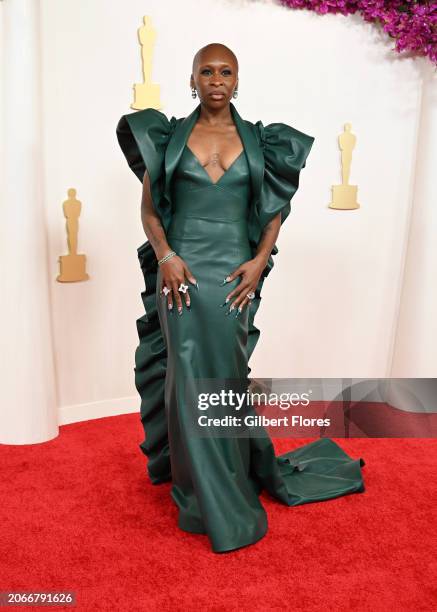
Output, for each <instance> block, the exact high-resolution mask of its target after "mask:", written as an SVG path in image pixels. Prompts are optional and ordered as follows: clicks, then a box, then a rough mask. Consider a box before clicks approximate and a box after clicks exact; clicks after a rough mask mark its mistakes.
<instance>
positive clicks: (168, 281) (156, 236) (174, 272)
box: [141, 171, 196, 314]
mask: <svg viewBox="0 0 437 612" xmlns="http://www.w3.org/2000/svg"><path fill="white" fill-rule="evenodd" d="M141 222H142V224H143V228H144V232H145V233H146V236H147V239H148V240H149V242H150V244H151V245H152V248H153V250H154V251H155V255H156V258H157V259H158V261H159V260H160V259H161V258H162V257H165V255H167V253H170V251H172V250H173V249H172V248H171V246H170V245H169V244H168V242H167V236H166V234H165V230H164V228H163V226H162V223H161V219H160V218H159V216H158V214H157V212H156V210H155V207H154V205H153V200H152V194H151V190H150V179H149V175H148V172H147V171H146V172H145V173H144V178H143V195H142V198H141ZM160 268H161V272H162V282H161V287H160V292H161V293H162V289H163V288H164V287H168V288H169V289H170V293H169V294H168V295H167V307H168V308H169V309H172V308H173V300H176V304H177V308H178V312H179V314H182V300H181V293H180V291H179V287H180V285H181V283H185V277H186V278H187V279H188V280H189V281H190V282H191V283H193V284H196V279H195V278H194V276H193V275H192V274H191V271H190V270H189V268H188V266H187V264H186V263H185V261H184V260H183V259H182V258H181V257H179V256H178V255H173V257H171V258H170V259H169V260H167V261H165V262H164V263H162V264H161V266H160ZM184 295H185V304H186V306H187V307H188V308H189V306H190V295H189V293H188V291H187V292H186V293H185V294H184Z"/></svg>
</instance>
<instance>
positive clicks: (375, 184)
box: [0, 0, 437, 443]
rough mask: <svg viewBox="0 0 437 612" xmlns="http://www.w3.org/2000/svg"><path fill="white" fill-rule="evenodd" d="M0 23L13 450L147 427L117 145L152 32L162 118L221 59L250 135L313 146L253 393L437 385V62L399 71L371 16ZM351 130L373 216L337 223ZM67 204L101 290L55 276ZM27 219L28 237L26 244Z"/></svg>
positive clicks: (155, 9)
mask: <svg viewBox="0 0 437 612" xmlns="http://www.w3.org/2000/svg"><path fill="white" fill-rule="evenodd" d="M0 11H1V14H2V23H3V36H2V56H3V58H4V61H3V64H2V66H3V76H4V77H5V76H6V77H7V78H6V79H5V78H3V79H2V81H3V90H2V102H3V104H2V115H3V118H4V119H5V125H6V126H8V129H7V132H8V134H9V137H8V138H5V139H3V149H4V150H3V153H4V155H5V158H6V157H7V158H8V159H9V165H8V168H9V170H8V171H7V172H6V174H5V180H4V181H3V189H2V193H3V195H4V196H5V197H4V198H3V203H2V209H3V212H4V214H3V219H4V222H3V227H2V231H5V230H6V232H7V234H6V232H5V239H4V240H3V241H2V242H3V246H7V249H6V248H5V249H4V250H2V283H3V289H4V291H5V294H7V295H8V296H9V297H10V299H8V300H7V301H6V303H5V302H3V304H2V322H3V324H4V329H3V335H4V340H5V346H6V347H7V350H5V351H4V354H3V357H5V356H6V357H7V359H6V360H5V363H4V364H3V365H4V367H2V387H1V389H2V394H3V397H2V408H3V410H2V419H1V423H0V435H1V438H0V441H2V442H6V443H26V442H38V441H42V440H44V439H48V438H50V437H53V436H54V435H56V433H57V423H56V420H58V421H59V422H60V423H66V422H72V421H75V420H81V419H86V418H92V417H96V416H105V415H109V414H118V413H122V412H128V411H137V410H139V397H138V395H137V392H136V390H135V387H134V377H133V376H134V373H133V367H134V351H135V347H136V345H137V331H136V326H135V321H136V319H137V318H138V317H139V316H141V315H142V313H143V310H142V303H141V297H140V293H141V291H142V290H143V288H144V287H143V278H142V274H141V270H140V267H139V264H138V261H137V253H136V249H137V247H138V246H139V245H140V244H142V243H143V242H144V241H145V239H146V238H145V236H144V232H143V229H142V226H141V220H140V198H141V184H140V182H139V181H138V179H136V177H135V176H134V175H133V173H132V172H131V171H130V170H129V168H128V167H127V164H126V162H125V160H124V157H123V156H122V153H121V151H120V149H119V147H118V144H117V141H116V136H115V127H116V124H117V121H118V119H119V117H120V116H121V115H122V114H124V113H127V112H132V109H130V108H129V105H130V103H131V102H132V85H133V83H134V82H141V62H140V47H139V45H138V42H137V28H138V27H140V26H141V24H142V17H143V15H145V14H146V15H150V16H151V17H152V19H153V24H154V27H155V28H156V30H157V34H158V36H157V44H156V47H155V53H154V68H153V80H154V82H157V83H159V84H160V86H161V99H162V104H163V108H162V109H161V110H162V111H163V112H165V113H166V114H167V116H168V117H170V116H171V115H175V116H177V117H182V116H186V115H187V114H188V113H189V112H191V110H192V109H193V108H194V105H196V104H197V100H195V101H193V100H192V98H191V92H190V88H189V77H190V71H191V62H192V57H193V55H194V53H195V52H196V51H197V49H198V48H200V47H201V46H203V45H205V44H207V43H209V42H223V43H225V44H227V45H228V46H229V47H231V48H232V49H233V50H234V52H235V53H236V55H237V57H238V59H239V64H240V80H239V97H238V99H237V100H236V101H235V104H236V106H237V108H238V111H239V113H240V114H241V115H242V117H243V118H246V119H250V120H251V121H257V120H258V119H261V120H262V121H263V123H264V125H266V124H267V123H270V122H274V121H282V122H285V123H289V124H291V125H293V126H294V127H296V128H297V129H300V130H302V131H304V132H306V133H308V134H310V135H312V136H315V139H316V140H315V143H314V146H313V149H312V151H311V153H310V156H309V158H308V162H307V167H306V168H305V169H304V170H303V171H302V174H301V184H300V189H299V191H298V193H297V194H296V196H295V197H294V199H293V201H292V212H291V214H290V216H289V217H288V219H287V221H286V223H285V225H284V226H283V228H282V230H281V234H280V237H279V240H278V247H279V254H278V255H277V256H276V258H275V268H274V270H273V271H272V273H271V275H270V276H269V278H268V279H267V280H266V282H265V284H264V290H263V300H262V303H261V306H260V309H259V311H258V314H257V318H256V325H257V327H259V328H260V329H261V337H260V340H259V343H258V345H257V348H256V350H255V353H254V355H253V358H252V361H251V367H252V375H253V376H258V377H385V376H396V377H403V376H417V377H420V376H423V377H427V376H435V375H436V363H437V361H436V356H437V355H436V352H437V351H436V348H435V347H436V344H437V324H436V323H435V314H434V313H435V312H436V311H437V290H436V287H435V283H433V282H432V280H431V278H432V274H433V273H434V269H435V267H436V264H437V243H435V244H433V242H432V236H433V234H434V236H435V235H436V229H437V228H436V225H437V220H436V213H435V212H434V210H433V209H432V207H431V205H432V199H433V193H432V187H431V169H432V167H433V166H434V167H435V162H436V157H437V154H436V148H437V140H436V137H435V136H436V132H437V117H436V112H437V111H436V104H435V98H436V96H437V93H436V91H437V87H436V81H435V75H434V74H433V71H432V68H431V65H430V63H429V62H428V61H427V60H424V59H412V58H402V59H401V58H399V57H398V56H397V55H396V54H395V53H394V52H392V51H391V46H392V43H391V42H389V41H388V40H387V39H386V38H385V37H384V36H382V35H380V34H379V33H378V32H377V31H376V29H375V27H374V26H372V25H371V24H368V23H364V22H363V21H362V20H361V19H360V18H359V17H343V16H340V15H338V16H333V15H331V16H323V17H321V16H317V15H315V14H314V13H312V12H309V11H296V10H294V11H292V10H288V9H285V8H284V7H280V6H277V5H276V4H275V3H272V2H235V1H233V2H231V1H226V0H203V2H201V3H200V2H197V1H195V0H185V1H184V2H176V1H171V2H170V1H166V2H165V1H163V0H160V1H145V0H128V1H125V2H118V1H116V0H112V1H108V0H92V1H88V0H41V1H40V2H38V0H5V1H4V2H2V3H1V5H0ZM20 46H21V49H22V50H23V51H22V54H20V53H19V52H17V48H20ZM25 49H27V51H25ZM12 51H14V54H12ZM35 51H37V52H35ZM12 61H14V70H13V71H12V70H11V69H9V71H8V69H7V67H8V66H11V65H12ZM32 73H33V74H32ZM13 75H15V76H13ZM18 77H19V78H18ZM8 78H9V80H8ZM32 79H33V80H32ZM35 80H36V82H35V83H34V84H33V85H32V83H33V81H35ZM29 83H30V84H31V85H32V87H29ZM347 121H349V122H351V124H352V131H353V132H354V133H355V134H356V135H357V145H356V148H355V151H354V153H353V159H352V168H351V182H352V183H355V184H358V187H359V188H358V196H359V197H358V201H359V202H360V204H361V208H360V209H359V210H356V211H334V210H331V209H328V208H327V205H328V203H329V202H330V198H331V190H330V188H331V185H332V184H335V183H339V182H341V181H340V178H341V177H340V156H339V150H338V145H337V138H338V135H339V133H340V132H341V131H342V130H343V126H344V123H345V122H347ZM29 125H31V126H32V127H31V130H33V132H32V136H30V132H29V129H30V128H29ZM39 135H40V137H39ZM30 138H31V149H29V142H27V140H26V139H30ZM17 163H18V164H19V166H20V167H19V172H18V170H17V168H16V164H17ZM14 164H15V166H14ZM14 167H15V171H14ZM36 172H37V175H35V173H36ZM29 173H30V174H31V180H30V182H29V181H27V182H25V183H24V184H20V185H18V184H17V182H18V181H20V182H21V179H23V177H24V179H26V177H28V176H29ZM35 185H36V186H37V187H35ZM32 186H33V187H35V189H36V191H35V189H34V188H33V187H32ZM69 187H75V188H76V189H77V197H78V198H79V200H81V201H82V204H83V207H82V214H81V217H80V231H79V252H84V253H86V255H87V258H88V273H89V274H90V277H91V279H90V280H89V281H87V282H83V283H71V284H65V283H58V282H56V275H57V273H58V263H57V259H58V256H59V255H60V254H64V253H66V252H67V248H66V236H65V220H64V217H63V213H62V202H63V201H64V200H65V199H66V191H67V189H68V188H69ZM434 200H435V198H434ZM27 210H28V211H31V212H30V213H29V215H30V216H29V217H27V212H26V211H27ZM17 211H19V212H20V214H19V215H18V212H17ZM35 211H40V212H41V214H36V212H35ZM28 218H30V219H34V225H33V226H32V227H33V232H32V231H30V230H29V231H28V230H27V229H26V230H24V227H25V226H26V224H27V223H28ZM17 219H18V221H19V222H17ZM11 220H13V231H11V229H10V227H8V226H7V224H6V223H5V222H6V221H11ZM20 223H21V225H22V227H21V228H20ZM5 226H6V227H5ZM2 237H3V234H2ZM44 237H45V238H44ZM434 242H435V241H434ZM11 262H13V265H12V264H11ZM34 269H36V272H35V271H34ZM17 279H21V282H20V283H17ZM41 279H43V281H42V280H41ZM44 279H45V280H44ZM45 283H46V284H45ZM23 356H25V357H26V358H25V359H23ZM41 379H43V380H44V384H43V385H41V384H40V383H41ZM36 400H37V401H36Z"/></svg>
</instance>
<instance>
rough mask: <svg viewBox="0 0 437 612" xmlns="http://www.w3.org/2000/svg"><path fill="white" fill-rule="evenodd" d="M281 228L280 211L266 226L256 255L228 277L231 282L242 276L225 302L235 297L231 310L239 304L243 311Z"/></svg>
mask: <svg viewBox="0 0 437 612" xmlns="http://www.w3.org/2000/svg"><path fill="white" fill-rule="evenodd" d="M280 229H281V213H280V212H279V213H278V214H277V215H276V216H275V217H273V219H271V221H269V223H267V225H266V226H265V228H264V231H263V233H262V236H261V239H260V241H259V243H258V246H257V250H256V255H255V257H254V258H253V259H249V261H245V262H244V263H242V264H241V266H238V268H237V269H236V270H234V271H233V272H232V274H230V275H229V276H227V277H226V281H227V282H228V283H229V282H231V281H233V280H234V278H236V277H237V276H241V281H240V282H239V284H238V285H237V286H236V287H235V289H234V290H233V291H231V292H230V293H229V294H228V295H227V296H226V301H225V304H227V303H228V302H229V301H230V300H231V298H235V299H234V301H233V302H232V304H231V306H230V307H229V311H232V310H233V309H234V308H235V307H237V306H238V310H239V311H240V312H241V310H242V309H243V308H244V306H245V305H246V304H247V303H248V302H249V298H248V297H247V294H248V293H249V292H251V291H255V289H256V288H257V286H258V283H259V279H260V278H261V274H262V272H263V270H264V268H265V267H266V265H267V262H268V260H269V257H270V253H271V252H272V249H273V247H274V246H275V242H276V239H277V237H278V235H279V230H280Z"/></svg>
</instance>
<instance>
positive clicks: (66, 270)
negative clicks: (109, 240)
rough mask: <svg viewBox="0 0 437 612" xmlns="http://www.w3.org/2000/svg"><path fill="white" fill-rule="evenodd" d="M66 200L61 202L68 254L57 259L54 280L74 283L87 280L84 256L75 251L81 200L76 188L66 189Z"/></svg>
mask: <svg viewBox="0 0 437 612" xmlns="http://www.w3.org/2000/svg"><path fill="white" fill-rule="evenodd" d="M67 194H68V200H65V202H63V204H62V207H63V210H64V216H65V218H66V219H67V223H66V228H67V244H68V255H61V256H60V257H59V259H58V261H59V263H60V268H61V273H60V274H59V275H58V276H57V278H56V280H57V281H59V282H61V283H74V282H76V281H83V280H88V279H89V276H88V274H87V273H86V269H85V268H86V256H85V255H83V254H82V255H79V254H78V253H77V234H78V230H79V216H80V211H81V208H82V202H80V201H79V200H77V199H76V189H69V190H68V191H67Z"/></svg>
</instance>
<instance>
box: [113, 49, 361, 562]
mask: <svg viewBox="0 0 437 612" xmlns="http://www.w3.org/2000/svg"><path fill="white" fill-rule="evenodd" d="M237 86H238V62H237V59H236V57H235V55H234V54H233V53H232V51H231V50H229V49H228V48H227V47H225V46H224V45H219V44H211V45H207V46H206V47H204V48H202V49H201V50H200V51H199V52H198V53H197V54H196V56H195V58H194V62H193V74H192V76H191V88H192V92H193V97H195V95H197V94H198V95H199V98H200V100H201V102H200V104H199V105H198V106H197V107H196V108H195V109H194V110H193V111H192V112H191V113H190V114H189V115H188V116H187V117H185V118H180V119H176V118H175V117H174V116H172V117H171V119H170V120H169V119H167V117H166V116H165V115H164V114H163V113H161V112H160V111H157V110H155V109H152V108H148V109H145V110H142V111H137V112H134V113H129V114H127V115H123V116H122V117H121V119H120V121H119V123H118V126H117V137H118V141H119V144H120V147H121V149H122V151H123V153H124V155H125V157H126V159H127V162H128V164H129V167H130V168H131V169H132V170H133V172H134V173H135V174H136V176H137V177H138V178H139V179H140V180H141V181H142V183H143V200H142V217H143V225H144V228H145V231H146V234H147V236H148V241H146V242H145V243H144V244H143V245H141V246H140V247H139V248H138V258H139V261H140V265H141V269H142V272H143V274H144V280H145V291H143V293H142V298H143V303H144V307H145V314H144V315H143V316H142V317H141V318H140V319H138V321H137V330H138V335H139V340H140V342H139V345H138V347H137V350H136V353H135V384H136V388H137V390H138V392H139V394H140V397H141V421H142V424H143V427H144V431H145V440H144V442H143V443H142V444H141V445H140V447H141V449H142V451H143V452H144V453H145V455H146V456H147V457H148V464H147V468H148V473H149V476H150V478H151V481H152V482H153V483H155V484H157V483H161V482H166V481H171V483H172V484H171V496H172V498H173V500H174V502H175V503H176V505H177V507H178V517H179V518H178V525H179V527H180V528H181V529H183V530H185V531H188V532H191V533H201V534H207V535H208V537H209V540H210V543H211V547H212V550H213V551H214V552H224V551H230V550H234V549H237V548H240V547H242V546H246V545H248V544H252V543H254V542H256V541H258V540H259V539H260V538H262V537H263V536H264V535H265V533H266V531H267V517H266V513H265V510H264V508H263V506H262V504H261V502H260V500H259V494H260V492H261V491H262V490H263V489H264V490H266V491H267V492H268V493H270V494H271V495H272V496H274V497H275V498H277V499H279V500H280V501H281V502H283V503H284V504H287V505H289V506H295V505H298V504H304V503H309V502H315V501H321V500H327V499H331V498H335V497H339V496H341V495H345V494H348V493H354V492H361V491H364V483H363V479H362V472H361V466H362V465H364V461H363V459H356V460H355V459H352V458H350V457H349V456H348V455H347V454H346V453H345V452H344V451H343V450H342V449H341V448H340V447H339V446H338V445H337V444H336V443H335V442H334V441H333V440H331V439H329V438H320V439H317V440H316V441H314V442H311V443H310V444H306V445H304V446H301V447H299V448H298V449H296V450H294V451H290V452H288V453H285V454H284V455H281V456H279V457H277V456H275V453H274V449H273V445H272V442H271V440H270V437H269V435H268V434H267V432H266V431H265V430H264V429H263V428H261V434H260V429H259V428H257V431H256V434H255V433H254V435H250V432H249V434H247V431H246V432H245V435H238V434H237V435H228V436H225V435H217V434H216V430H214V428H213V427H212V426H211V427H210V428H208V427H206V431H205V432H204V433H203V434H202V435H197V434H196V432H195V428H194V427H193V419H194V418H195V407H193V406H192V405H191V403H190V401H189V400H187V398H189V397H194V396H193V395H191V396H190V394H189V393H187V390H191V392H193V393H195V390H196V389H197V387H196V386H195V383H194V381H201V380H215V381H219V382H222V381H223V382H224V383H226V381H229V380H232V381H241V387H240V388H243V389H244V388H245V383H246V382H248V381H249V379H248V375H249V374H250V367H249V365H248V362H249V359H250V356H251V354H252V352H253V350H254V348H255V345H256V343H257V341H258V337H259V334H260V332H259V329H258V328H257V327H256V326H255V325H254V317H255V314H256V312H257V310H258V307H259V304H260V300H261V289H262V286H263V283H264V280H265V278H266V277H267V276H268V274H269V273H270V271H271V269H272V267H273V259H272V256H273V255H276V254H277V252H278V249H277V247H276V245H275V244H274V243H275V241H276V238H277V235H278V232H279V228H280V226H281V224H282V223H283V222H284V221H285V219H286V218H287V216H288V215H289V212H290V200H291V198H292V197H293V195H294V194H295V193H296V190H297V188H298V184H299V173H300V170H301V169H302V168H304V167H305V163H306V158H307V156H308V154H309V152H310V149H311V147H312V144H313V142H314V138H313V137H312V136H309V135H307V134H304V133H303V132H300V131H299V130H297V129H295V128H293V127H291V126H289V125H286V124H284V123H271V124H269V125H266V126H264V125H263V124H262V122H261V121H257V122H256V123H255V124H254V123H252V122H250V121H247V120H244V119H242V118H241V116H240V115H239V113H238V112H237V109H236V108H235V106H234V104H233V103H232V102H231V98H232V97H236V91H237ZM161 260H163V261H161ZM158 262H159V264H158ZM225 279H227V280H225ZM221 408H222V412H221V414H222V415H225V414H230V407H229V406H227V407H221ZM204 429H205V428H204Z"/></svg>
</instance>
